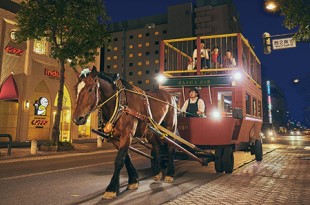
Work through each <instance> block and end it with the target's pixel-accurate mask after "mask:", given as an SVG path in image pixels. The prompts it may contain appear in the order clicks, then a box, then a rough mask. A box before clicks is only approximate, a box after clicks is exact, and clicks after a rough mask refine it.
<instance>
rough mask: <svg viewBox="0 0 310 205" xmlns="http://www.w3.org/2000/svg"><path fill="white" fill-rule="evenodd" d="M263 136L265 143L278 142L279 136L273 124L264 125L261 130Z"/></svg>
mask: <svg viewBox="0 0 310 205" xmlns="http://www.w3.org/2000/svg"><path fill="white" fill-rule="evenodd" d="M261 136H262V139H263V140H264V141H269V142H273V141H275V140H276V136H277V134H276V131H275V129H274V127H273V125H272V123H265V122H264V123H263V125H262V129H261Z"/></svg>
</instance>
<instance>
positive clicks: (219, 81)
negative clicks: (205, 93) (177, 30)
mask: <svg viewBox="0 0 310 205" xmlns="http://www.w3.org/2000/svg"><path fill="white" fill-rule="evenodd" d="M202 43H203V44H204V45H205V46H204V49H206V50H207V52H208V54H207V55H209V62H207V63H205V64H203V65H202V64H201V57H200V55H197V62H196V63H195V60H194V59H193V51H194V50H195V49H196V48H197V53H200V52H201V51H202V49H200V45H201V44H202ZM214 48H218V50H219V55H218V56H217V57H216V55H213V50H214ZM228 50H229V51H230V52H231V53H232V56H233V57H234V58H235V61H236V64H235V65H234V66H231V65H230V66H227V65H226V64H225V63H224V61H225V54H226V52H227V51H228ZM215 57H216V58H215ZM213 60H217V61H218V62H217V63H215V62H213ZM160 73H161V74H163V75H164V76H165V77H166V81H165V82H164V83H162V84H161V85H162V86H171V87H180V86H193V85H196V86H222V85H231V84H232V82H233V80H232V79H233V77H234V76H235V75H236V74H242V75H243V76H245V77H246V79H247V81H249V82H251V84H252V83H253V84H254V85H255V87H257V88H259V89H261V63H260V61H259V59H258V58H257V56H256V54H255V52H254V51H253V49H252V47H251V45H250V44H249V42H248V40H247V39H245V38H244V37H243V35H242V34H241V33H233V34H222V35H212V36H199V37H190V38H180V39H170V40H163V41H162V42H161V48H160ZM193 79H199V81H197V80H196V81H195V80H194V81H193ZM192 83H194V84H192Z"/></svg>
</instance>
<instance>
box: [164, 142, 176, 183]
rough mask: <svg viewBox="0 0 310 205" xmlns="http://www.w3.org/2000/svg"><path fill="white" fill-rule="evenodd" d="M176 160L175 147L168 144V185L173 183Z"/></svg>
mask: <svg viewBox="0 0 310 205" xmlns="http://www.w3.org/2000/svg"><path fill="white" fill-rule="evenodd" d="M174 158H175V148H174V146H172V145H169V144H168V168H167V173H166V177H165V182H168V183H171V182H173V177H174V174H175V166H174Z"/></svg>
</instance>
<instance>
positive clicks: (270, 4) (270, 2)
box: [264, 0, 279, 12]
mask: <svg viewBox="0 0 310 205" xmlns="http://www.w3.org/2000/svg"><path fill="white" fill-rule="evenodd" d="M264 4H265V9H266V10H267V11H269V12H276V11H278V10H279V5H278V3H277V2H276V0H265V3H264Z"/></svg>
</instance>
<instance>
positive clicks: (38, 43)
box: [33, 39, 47, 54]
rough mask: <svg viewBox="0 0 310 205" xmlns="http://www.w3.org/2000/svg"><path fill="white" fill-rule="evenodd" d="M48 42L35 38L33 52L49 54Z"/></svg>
mask: <svg viewBox="0 0 310 205" xmlns="http://www.w3.org/2000/svg"><path fill="white" fill-rule="evenodd" d="M46 47H47V43H46V40H44V39H42V40H34V43H33V52H35V53H37V54H47V49H46Z"/></svg>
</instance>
